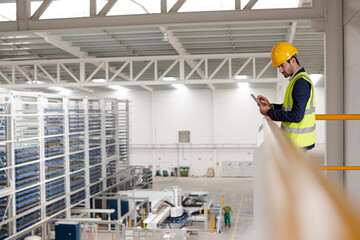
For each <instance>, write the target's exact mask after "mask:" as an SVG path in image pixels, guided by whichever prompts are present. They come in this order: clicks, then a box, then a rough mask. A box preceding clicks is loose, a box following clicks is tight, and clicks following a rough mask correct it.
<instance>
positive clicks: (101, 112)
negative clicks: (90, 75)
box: [0, 92, 129, 240]
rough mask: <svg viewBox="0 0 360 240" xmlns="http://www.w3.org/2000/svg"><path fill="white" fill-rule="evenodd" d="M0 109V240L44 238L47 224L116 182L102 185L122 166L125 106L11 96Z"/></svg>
mask: <svg viewBox="0 0 360 240" xmlns="http://www.w3.org/2000/svg"><path fill="white" fill-rule="evenodd" d="M0 102H1V104H0V240H1V239H23V238H24V237H25V236H26V235H27V234H28V232H29V231H30V230H31V231H33V232H34V233H38V234H39V235H44V236H45V235H46V226H47V225H46V222H47V221H49V220H50V219H52V218H61V217H67V216H70V214H71V211H70V210H71V208H72V207H74V206H79V205H80V204H84V205H85V207H88V208H89V207H90V202H91V197H92V196H94V194H99V193H100V192H101V191H103V190H106V189H108V188H109V187H110V186H113V185H114V184H116V183H117V182H119V181H120V177H112V178H108V179H107V180H106V181H102V179H103V178H105V177H107V176H110V175H112V174H114V173H116V172H119V171H120V170H121V169H124V168H127V167H128V166H129V158H128V141H129V138H128V133H129V131H128V130H129V126H128V124H129V118H128V114H129V103H128V101H127V100H117V99H90V98H86V97H85V98H68V97H60V96H55V95H47V94H40V93H36V94H35V93H20V92H11V93H10V94H3V95H0ZM35 224H36V225H35ZM13 236H16V237H13Z"/></svg>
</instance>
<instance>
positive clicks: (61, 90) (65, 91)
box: [48, 87, 72, 94]
mask: <svg viewBox="0 0 360 240" xmlns="http://www.w3.org/2000/svg"><path fill="white" fill-rule="evenodd" d="M48 89H50V90H54V91H57V92H60V93H62V94H69V93H71V92H72V91H71V90H70V89H67V88H63V87H48Z"/></svg>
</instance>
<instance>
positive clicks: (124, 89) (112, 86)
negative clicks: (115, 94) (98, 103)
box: [109, 85, 129, 91]
mask: <svg viewBox="0 0 360 240" xmlns="http://www.w3.org/2000/svg"><path fill="white" fill-rule="evenodd" d="M109 88H111V89H114V90H117V91H128V90H129V89H127V88H124V87H122V86H119V85H110V86H109Z"/></svg>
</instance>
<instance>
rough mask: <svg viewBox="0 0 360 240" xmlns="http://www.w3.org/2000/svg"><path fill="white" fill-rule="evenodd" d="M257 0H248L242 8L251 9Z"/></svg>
mask: <svg viewBox="0 0 360 240" xmlns="http://www.w3.org/2000/svg"><path fill="white" fill-rule="evenodd" d="M257 2H258V0H250V1H249V2H248V3H247V4H246V6H245V7H244V9H252V8H253V7H254V5H255V4H256V3H257Z"/></svg>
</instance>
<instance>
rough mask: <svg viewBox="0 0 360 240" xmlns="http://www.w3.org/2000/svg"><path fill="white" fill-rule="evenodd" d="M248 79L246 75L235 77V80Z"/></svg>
mask: <svg viewBox="0 0 360 240" xmlns="http://www.w3.org/2000/svg"><path fill="white" fill-rule="evenodd" d="M248 78H249V77H248V76H246V75H236V76H235V79H248Z"/></svg>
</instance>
